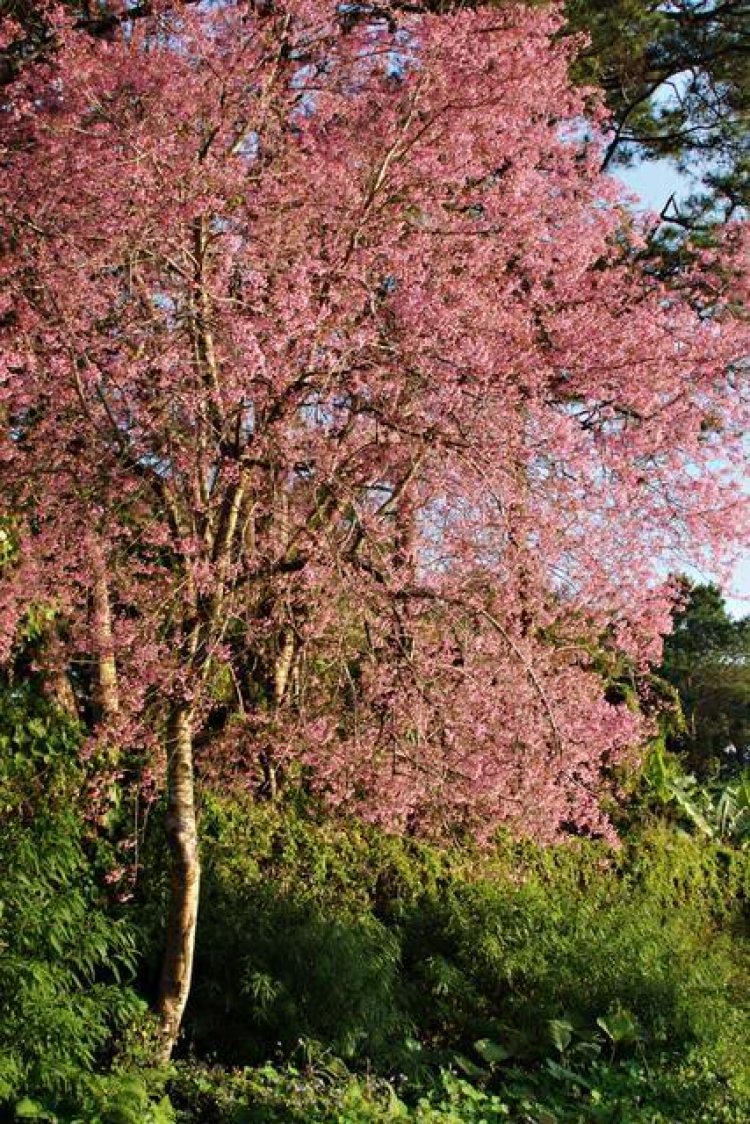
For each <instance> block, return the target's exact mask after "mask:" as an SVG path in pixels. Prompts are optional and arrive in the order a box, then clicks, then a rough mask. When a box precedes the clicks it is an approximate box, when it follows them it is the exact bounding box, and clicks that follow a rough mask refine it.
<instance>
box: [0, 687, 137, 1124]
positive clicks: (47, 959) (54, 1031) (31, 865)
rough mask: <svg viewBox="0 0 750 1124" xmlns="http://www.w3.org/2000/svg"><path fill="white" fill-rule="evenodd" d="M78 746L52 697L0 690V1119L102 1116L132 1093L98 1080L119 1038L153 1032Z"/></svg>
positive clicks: (74, 732) (113, 1119)
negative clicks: (99, 854)
mask: <svg viewBox="0 0 750 1124" xmlns="http://www.w3.org/2000/svg"><path fill="white" fill-rule="evenodd" d="M79 743H80V733H79V731H78V729H77V728H76V726H75V724H74V723H72V722H70V721H69V720H68V719H66V718H65V717H64V716H63V715H61V714H59V713H58V712H56V711H55V710H54V708H53V707H52V706H51V705H50V704H49V702H48V701H47V700H45V699H44V698H41V697H35V696H34V695H32V694H30V693H27V692H24V691H22V690H20V689H15V690H7V691H5V692H0V750H2V754H1V755H0V809H1V811H2V815H0V1111H1V1110H2V1106H6V1107H8V1108H9V1107H10V1106H11V1105H15V1106H16V1110H17V1112H18V1113H21V1114H25V1118H29V1119H34V1118H36V1119H49V1120H52V1119H58V1118H59V1119H67V1118H68V1117H67V1116H66V1115H65V1113H66V1111H67V1109H70V1111H71V1112H72V1113H73V1114H74V1117H75V1115H76V1114H75V1112H74V1108H75V1106H76V1105H81V1104H87V1105H88V1109H87V1112H86V1114H85V1117H84V1118H85V1119H86V1120H87V1121H88V1122H93V1121H94V1119H95V1118H98V1116H99V1113H98V1109H96V1108H95V1106H97V1105H98V1106H99V1107H102V1106H103V1105H105V1104H107V1103H109V1101H112V1103H114V1101H115V1100H117V1099H118V1098H120V1099H121V1098H122V1096H123V1095H124V1094H123V1090H122V1089H118V1090H114V1089H113V1087H110V1086H107V1084H106V1082H103V1081H102V1079H100V1078H98V1077H97V1072H98V1071H101V1070H102V1068H103V1067H104V1068H107V1067H108V1066H109V1063H111V1062H112V1060H113V1052H114V1050H115V1048H116V1044H117V1041H118V1036H120V1035H121V1034H122V1032H124V1031H125V1030H126V1029H130V1028H133V1027H135V1026H136V1025H137V1024H143V1025H145V1008H144V1004H143V1003H142V1001H140V1000H139V999H138V998H137V996H136V995H135V993H134V992H133V991H132V990H131V988H130V987H128V986H127V981H128V980H129V979H130V978H131V977H132V974H133V969H134V965H135V960H136V936H135V932H134V931H133V929H132V928H131V927H130V926H129V925H127V924H126V923H125V921H124V920H122V919H118V918H116V917H114V916H113V915H112V913H111V911H110V910H108V908H107V903H106V901H105V897H104V893H103V886H102V875H103V874H104V873H105V871H104V870H103V869H100V868H98V864H97V863H96V861H95V856H94V855H93V854H92V851H91V842H90V840H89V838H88V836H87V830H86V824H85V821H84V819H83V818H82V815H81V810H80V807H78V808H76V806H75V805H76V796H77V791H76V784H77V783H80V775H79V768H78V762H77V755H78V748H79ZM131 1084H132V1082H131ZM127 1095H128V1096H130V1094H127ZM113 1098H114V1099H113ZM131 1099H132V1097H131ZM66 1106H67V1108H66ZM113 1111H114V1110H113ZM101 1119H102V1121H104V1120H105V1119H106V1120H111V1124H116V1121H117V1116H116V1115H109V1116H108V1115H107V1114H106V1113H105V1114H104V1115H102V1116H101ZM121 1119H122V1124H126V1121H131V1120H132V1121H133V1122H134V1124H135V1121H141V1120H145V1119H147V1117H145V1116H144V1115H143V1114H138V1115H136V1116H132V1115H131V1116H130V1117H127V1118H126V1117H124V1116H122V1118H121Z"/></svg>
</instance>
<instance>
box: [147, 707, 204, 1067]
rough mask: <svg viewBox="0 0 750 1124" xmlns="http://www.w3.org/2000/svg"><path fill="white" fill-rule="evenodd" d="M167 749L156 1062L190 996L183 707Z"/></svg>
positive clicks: (189, 826)
mask: <svg viewBox="0 0 750 1124" xmlns="http://www.w3.org/2000/svg"><path fill="white" fill-rule="evenodd" d="M167 752H168V755H169V764H168V785H169V806H168V812H167V841H168V844H169V851H170V859H171V877H170V901H169V916H168V921H167V942H166V949H165V951H164V961H163V964H162V972H161V981H160V984H159V998H158V1003H157V1014H158V1015H159V1018H160V1020H161V1044H160V1049H159V1058H158V1060H160V1061H163V1062H166V1061H168V1060H169V1057H170V1055H171V1053H172V1050H173V1049H174V1046H175V1043H176V1042H177V1038H178V1036H179V1033H180V1025H181V1023H182V1016H183V1014H184V1012H185V1006H186V1004H187V1000H188V995H189V994H190V984H191V981H192V975H193V951H194V948H195V932H196V926H197V921H198V898H199V889H200V860H199V857H198V831H197V822H196V814H195V788H194V783H193V738H192V729H191V719H190V714H189V712H188V711H187V710H185V709H184V708H183V707H175V709H174V710H173V712H172V714H171V715H170V720H169V729H168V736H167Z"/></svg>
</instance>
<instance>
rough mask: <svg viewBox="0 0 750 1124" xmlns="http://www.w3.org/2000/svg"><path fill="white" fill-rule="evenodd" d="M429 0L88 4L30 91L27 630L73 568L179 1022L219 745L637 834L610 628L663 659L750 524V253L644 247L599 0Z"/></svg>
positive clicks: (28, 80) (348, 782)
mask: <svg viewBox="0 0 750 1124" xmlns="http://www.w3.org/2000/svg"><path fill="white" fill-rule="evenodd" d="M388 9H390V10H388ZM397 9H398V10H399V15H398V19H391V18H389V17H390V15H391V14H392V12H395V11H396V10H397ZM402 9H403V6H400V5H389V6H388V5H383V6H379V7H378V8H377V9H372V10H370V9H368V10H367V12H366V13H365V14H364V15H363V16H361V18H360V15H361V13H357V18H356V19H355V18H353V17H352V16H351V13H348V11H347V10H342V8H341V6H340V5H338V4H335V3H327V4H321V3H320V2H317V0H316V2H313V0H288V2H287V3H283V4H282V3H278V4H276V3H274V4H271V5H266V4H264V5H254V6H251V7H250V8H248V7H247V6H246V5H244V4H231V3H227V4H221V5H210V6H202V5H201V6H192V5H184V6H180V7H173V6H170V5H168V4H158V5H157V4H154V6H153V12H152V13H151V14H148V13H147V12H144V13H140V12H139V18H137V19H129V20H127V21H126V23H127V27H126V29H125V32H126V33H125V32H124V33H122V34H119V33H118V31H117V27H115V29H114V30H113V33H112V34H107V35H91V34H90V27H89V26H88V24H87V23H85V24H84V25H83V26H82V25H81V22H80V19H79V18H78V17H77V16H75V15H74V16H73V17H72V19H67V18H66V17H65V15H64V13H62V12H61V11H60V10H59V9H56V10H55V11H54V13H53V14H52V15H50V16H49V19H50V20H52V21H53V24H50V26H51V27H53V32H54V36H55V49H54V51H53V52H51V53H43V54H42V55H40V57H39V59H38V60H37V61H35V62H33V63H31V64H29V65H24V66H22V67H21V68H20V69H19V70H18V73H17V74H16V76H15V80H14V81H13V83H11V84H10V85H9V87H8V91H9V92H8V94H7V98H8V101H7V104H6V112H5V113H4V114H3V115H2V116H1V117H0V144H1V145H2V160H3V164H4V172H5V175H4V179H3V182H2V185H1V186H0V238H1V239H2V244H3V248H4V255H3V260H2V266H1V267H0V269H1V273H0V276H1V277H2V283H3V295H2V298H1V299H2V305H0V324H1V326H2V333H3V345H4V352H3V359H2V366H1V367H0V411H2V416H3V421H4V425H3V430H2V433H1V434H0V486H1V487H0V497H1V498H0V505H1V506H0V515H2V517H3V519H4V520H5V521H6V522H5V525H6V526H7V527H8V528H9V532H8V533H9V534H10V535H11V538H12V541H13V550H12V554H11V557H10V559H9V561H7V562H6V564H5V572H4V577H5V581H4V584H3V590H2V594H1V596H2V601H1V602H0V640H1V642H2V643H1V646H2V649H3V655H4V656H5V657H6V658H7V657H11V656H12V654H13V649H14V643H15V641H16V637H17V633H18V628H19V625H20V623H21V622H23V620H24V619H25V617H26V615H27V614H28V612H29V611H30V610H31V609H32V608H33V607H34V606H35V605H39V604H43V605H45V606H48V607H50V608H51V611H52V617H53V621H54V628H53V631H54V633H55V635H54V643H53V644H48V645H47V646H46V647H45V653H44V655H45V656H46V658H47V659H48V661H49V669H48V670H49V673H50V675H59V674H60V673H62V674H67V675H68V678H69V681H70V683H71V685H72V693H73V696H74V705H75V706H77V707H79V708H81V709H83V710H84V711H85V713H86V715H87V717H88V718H89V720H90V724H91V726H92V729H93V731H94V734H95V736H96V738H97V739H98V743H99V745H109V746H112V745H117V746H118V747H119V751H120V753H122V754H126V753H130V754H131V755H133V756H135V757H136V758H137V759H138V760H140V761H141V763H142V764H143V765H144V771H147V772H148V776H149V778H150V779H149V782H148V783H151V779H152V778H154V777H156V780H157V782H159V781H161V780H162V779H166V783H167V786H168V790H169V801H170V807H169V815H168V836H169V841H170V846H171V850H172V854H173V880H172V888H173V897H172V913H171V917H170V928H169V938H168V945H169V947H168V954H167V957H166V958H165V965H164V975H163V979H162V989H161V1000H160V1011H161V1014H162V1016H163V1019H164V1025H165V1041H166V1045H167V1048H169V1047H171V1045H172V1043H173V1041H174V1038H175V1036H176V1034H177V1029H178V1027H179V1022H180V1018H181V1015H182V1010H183V1008H184V1004H185V1001H186V998H187V990H188V988H189V982H190V975H191V964H192V940H193V936H194V931H195V916H196V910H197V901H198V883H199V875H200V868H199V863H198V857H197V841H196V810H195V799H194V780H193V778H194V768H195V766H196V764H197V767H198V768H199V769H200V770H201V771H202V773H203V775H204V776H207V775H214V776H218V777H220V778H222V779H228V778H230V777H231V778H232V779H233V781H234V782H235V783H236V782H237V778H238V777H243V778H245V782H246V783H247V784H249V785H250V786H255V787H258V786H261V785H263V786H265V787H266V789H267V790H268V791H273V790H274V789H275V787H276V786H277V785H278V783H279V780H280V779H281V778H283V776H284V774H285V773H288V772H290V771H291V772H294V773H295V775H297V776H298V777H299V776H302V777H303V778H304V780H305V783H306V784H307V785H308V786H309V787H310V788H312V789H314V790H315V791H317V792H319V793H321V794H322V795H323V797H324V798H325V799H326V800H328V801H329V802H330V803H332V804H334V805H336V806H343V807H346V808H351V809H356V810H357V811H358V812H359V813H360V814H362V815H364V816H366V817H368V818H370V819H374V820H378V821H379V822H382V823H385V824H387V825H389V826H391V827H396V828H399V829H400V830H404V831H410V832H419V831H421V832H439V831H441V830H444V829H445V827H446V824H456V823H458V824H462V825H467V826H471V827H473V828H474V829H475V830H477V831H479V832H484V833H485V834H487V833H489V832H491V831H492V830H493V828H494V827H496V826H497V825H498V824H499V823H507V824H510V825H512V826H514V827H516V828H517V829H518V830H519V831H522V832H524V833H526V834H528V835H533V836H535V837H537V838H540V839H550V838H554V837H555V836H557V835H558V834H559V833H560V832H562V831H564V830H570V829H574V830H577V831H580V832H583V833H589V834H609V833H610V828H609V824H608V821H607V817H606V815H605V813H604V811H603V809H602V798H603V796H604V795H606V793H607V791H608V775H609V770H610V767H611V766H612V765H613V764H614V763H616V762H617V761H621V760H622V759H623V758H626V757H627V756H628V755H631V754H633V753H635V752H637V750H638V747H639V744H640V743H641V741H642V739H643V737H644V736H645V734H646V732H647V728H646V726H645V725H644V723H643V721H642V720H641V719H640V717H639V716H638V715H637V714H636V713H634V712H633V711H631V710H630V709H628V707H627V706H624V705H618V704H617V703H612V702H610V701H608V697H607V692H606V686H605V683H604V681H603V679H602V676H601V675H600V674H599V672H598V670H597V662H596V661H597V658H598V657H599V654H600V653H601V651H602V649H604V650H605V651H610V652H624V653H626V654H627V655H628V656H629V658H630V659H632V661H633V662H634V664H635V665H636V666H645V665H646V663H647V662H648V661H649V660H653V659H655V658H658V653H659V644H660V635H661V633H662V632H663V631H664V630H665V627H666V623H667V620H668V612H669V605H670V601H671V596H672V590H671V589H670V588H669V586H668V583H665V582H664V580H663V577H662V574H663V565H664V560H665V559H668V558H669V557H670V554H671V553H672V552H674V551H677V550H679V551H693V552H695V553H696V554H697V555H698V556H701V555H703V554H705V553H708V554H709V555H713V554H721V552H722V551H723V550H725V549H726V548H728V547H729V546H730V545H731V538H732V535H733V534H736V535H740V534H741V532H742V520H743V518H744V517H743V513H742V509H741V505H740V503H739V502H738V499H737V496H736V488H735V475H736V464H737V462H738V459H739V457H740V456H741V449H742V445H741V443H742V436H743V432H744V428H745V425H746V418H747V409H746V407H747V401H746V391H745V390H744V389H743V386H742V379H743V376H744V368H743V366H742V363H741V361H740V360H741V354H742V346H743V338H744V337H743V332H742V328H741V325H739V324H738V323H737V321H736V320H735V319H734V318H733V316H732V315H731V297H732V294H731V293H726V294H725V292H724V287H725V283H724V281H723V280H722V278H721V275H720V272H719V269H718V268H717V265H718V264H721V265H723V261H722V262H721V263H717V259H716V258H715V257H712V256H711V255H708V254H706V255H703V256H702V257H701V258H700V259H699V260H696V262H695V263H694V265H693V266H692V268H691V269H690V270H685V271H684V272H683V275H682V276H681V278H680V287H679V288H677V287H674V286H673V287H668V286H667V285H665V283H664V282H663V281H661V280H660V279H659V278H658V277H656V276H654V274H653V272H651V271H649V270H647V269H644V268H643V266H642V264H641V261H640V252H641V251H642V249H643V246H644V235H643V232H641V231H640V230H639V229H638V227H637V224H635V223H634V222H633V220H632V218H631V216H630V215H629V213H628V212H627V210H626V208H625V207H624V206H623V205H622V204H621V202H620V198H619V188H618V186H617V184H616V183H615V182H614V181H613V180H612V179H610V178H609V177H607V176H605V175H603V174H602V173H601V171H600V168H601V163H602V151H601V147H600V146H599V145H598V144H597V143H596V142H595V141H592V140H591V139H589V138H588V137H586V136H583V135H582V130H581V120H582V118H583V116H584V114H586V113H588V114H589V115H592V114H593V116H594V118H595V119H596V116H597V112H598V111H597V109H596V107H595V106H592V103H591V100H590V97H589V95H587V94H583V93H582V92H581V91H580V90H579V89H577V88H575V87H574V86H573V85H571V83H570V81H569V77H568V71H569V66H570V61H571V59H570V50H571V43H570V40H569V38H566V37H564V36H561V35H560V31H561V27H562V24H561V20H560V19H559V17H558V16H556V15H555V14H554V13H550V12H546V11H535V10H531V9H529V8H526V7H513V8H502V9H501V10H499V11H494V10H489V9H488V10H480V11H476V12H473V11H461V12H455V13H448V14H444V15H425V14H423V13H422V12H421V11H420V10H417V9H415V10H414V11H412V10H409V11H405V10H402ZM131 14H132V13H131ZM117 26H120V25H117ZM121 30H122V28H121ZM730 256H731V251H730V250H729V249H728V250H727V259H726V260H729V258H730Z"/></svg>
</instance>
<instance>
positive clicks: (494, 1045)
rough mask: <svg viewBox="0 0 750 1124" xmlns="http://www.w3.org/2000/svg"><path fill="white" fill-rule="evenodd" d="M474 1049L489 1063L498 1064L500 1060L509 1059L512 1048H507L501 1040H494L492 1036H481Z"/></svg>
mask: <svg viewBox="0 0 750 1124" xmlns="http://www.w3.org/2000/svg"><path fill="white" fill-rule="evenodd" d="M474 1049H475V1050H476V1052H477V1053H478V1054H479V1056H480V1058H481V1059H482V1061H485V1062H487V1063H488V1065H497V1063H498V1062H504V1061H507V1060H508V1058H509V1057H511V1052H510V1050H506V1048H505V1046H501V1045H500V1043H499V1042H493V1041H492V1039H491V1038H480V1039H479V1041H478V1042H475V1043H474Z"/></svg>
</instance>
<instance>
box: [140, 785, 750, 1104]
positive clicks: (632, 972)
mask: <svg viewBox="0 0 750 1124" xmlns="http://www.w3.org/2000/svg"><path fill="white" fill-rule="evenodd" d="M202 836H203V842H202V846H203V862H204V897H203V903H202V914H201V919H200V924H199V937H198V949H197V960H196V982H195V989H194V994H193V997H192V1000H191V1005H190V1008H189V1011H188V1022H187V1038H188V1042H189V1043H190V1044H191V1048H192V1049H193V1050H194V1051H195V1052H196V1053H197V1054H198V1056H203V1057H211V1058H213V1059H214V1060H215V1061H217V1062H222V1063H225V1064H231V1065H247V1064H258V1063H259V1062H261V1061H263V1060H265V1059H269V1058H290V1057H292V1056H293V1055H295V1051H296V1055H295V1056H299V1050H300V1048H301V1047H300V1043H302V1046H304V1047H305V1048H309V1049H315V1048H320V1049H323V1050H325V1051H330V1052H332V1053H333V1054H336V1055H339V1056H342V1057H344V1058H346V1059H347V1062H348V1063H349V1064H350V1065H352V1066H353V1067H355V1069H356V1068H358V1067H359V1068H360V1069H361V1068H368V1069H369V1070H371V1071H374V1072H377V1073H380V1074H382V1075H384V1076H387V1075H389V1074H391V1075H392V1074H405V1075H406V1077H407V1078H408V1079H409V1080H410V1081H411V1082H412V1083H416V1084H419V1083H420V1082H424V1081H426V1080H429V1079H430V1075H431V1074H434V1073H435V1072H437V1071H438V1070H439V1069H440V1068H441V1067H445V1066H451V1065H456V1064H458V1065H463V1066H464V1067H465V1068H464V1071H463V1072H464V1073H465V1074H466V1075H470V1076H472V1078H475V1079H477V1080H484V1079H485V1077H486V1072H485V1071H486V1065H485V1059H483V1057H482V1056H481V1051H480V1050H478V1049H477V1046H476V1043H477V1042H480V1043H489V1047H488V1048H489V1049H491V1050H493V1049H494V1051H495V1052H496V1053H498V1052H499V1053H500V1054H502V1056H503V1059H504V1061H503V1064H502V1065H501V1066H500V1067H498V1072H500V1070H501V1069H502V1068H503V1066H504V1067H507V1066H508V1065H517V1066H518V1065H520V1066H523V1067H532V1068H533V1067H534V1066H538V1065H540V1064H545V1065H546V1063H547V1061H548V1060H549V1059H550V1058H551V1059H552V1060H553V1061H555V1060H557V1061H558V1062H559V1061H560V1058H559V1055H558V1051H557V1049H556V1047H555V1043H554V1035H553V1031H552V1029H551V1027H552V1025H553V1024H554V1023H568V1024H570V1026H571V1028H572V1029H571V1033H572V1035H573V1036H574V1040H575V1042H577V1043H578V1044H582V1043H585V1042H586V1041H588V1042H589V1046H590V1050H589V1060H591V1058H592V1057H593V1058H595V1059H596V1058H599V1060H602V1059H604V1060H608V1059H609V1057H610V1054H611V1053H612V1052H614V1054H615V1061H616V1062H617V1063H618V1064H619V1062H620V1061H621V1060H623V1061H625V1060H627V1059H628V1058H629V1057H641V1056H644V1057H649V1058H653V1057H657V1056H660V1053H661V1052H662V1051H663V1050H664V1049H667V1048H668V1049H669V1050H672V1051H675V1052H676V1054H677V1056H678V1057H681V1058H687V1057H688V1056H689V1055H690V1053H691V1051H693V1050H695V1049H698V1050H699V1051H700V1052H701V1056H702V1057H703V1058H705V1059H707V1060H706V1064H709V1062H710V1064H711V1065H714V1066H715V1067H716V1071H717V1073H719V1074H727V1075H729V1074H731V1077H732V1081H733V1082H734V1083H735V1085H736V1086H737V1087H740V1086H741V1084H742V1081H743V1080H744V1078H743V1077H742V1062H741V1060H740V1058H739V1057H738V1055H739V1054H740V1053H741V1051H740V1050H739V1048H738V1045H737V1044H738V1043H739V1042H741V1041H742V1039H743V1036H746V1035H748V1036H750V1021H749V1020H748V1012H747V1011H746V1010H745V1009H744V1008H743V1006H742V1002H741V991H742V978H741V972H740V971H739V969H738V963H739V959H740V957H742V956H744V955H745V953H744V952H743V950H744V949H745V948H746V942H745V940H744V938H743V936H742V917H741V910H742V906H743V902H744V900H745V899H746V895H747V879H748V870H747V862H746V856H745V855H742V854H741V853H740V852H738V851H733V850H731V849H729V848H725V847H722V846H720V845H718V844H709V843H705V842H702V841H700V840H697V839H693V838H690V837H688V836H686V835H684V834H682V833H680V832H679V831H677V830H675V829H673V828H668V827H664V826H660V825H658V824H657V825H655V826H654V827H652V828H651V829H649V830H648V831H646V832H643V833H641V834H640V835H639V836H637V837H636V836H634V837H633V838H632V839H631V840H630V841H628V842H627V843H626V844H625V845H624V846H623V847H622V848H621V849H620V850H619V851H612V850H611V849H608V848H607V847H605V846H604V845H603V844H600V843H596V842H593V841H585V840H572V841H571V842H570V844H568V845H564V846H560V847H556V848H548V849H540V848H536V847H534V846H532V845H530V844H528V843H513V842H511V841H510V840H500V841H499V842H498V844H497V846H496V847H495V848H494V849H493V850H491V851H487V852H479V851H478V850H477V849H476V848H475V847H473V846H472V845H471V844H469V843H463V844H460V845H458V844H457V845H456V846H454V847H452V848H446V849H437V848H432V847H429V846H427V845H424V844H418V843H416V842H415V841H413V840H410V839H398V838H394V837H390V836H386V835H384V834H383V833H381V832H378V831H376V830H375V829H372V828H368V827H363V826H361V825H355V824H352V823H348V822H345V821H333V820H330V819H323V818H318V817H316V815H315V814H314V813H310V812H309V811H308V812H306V811H304V810H302V811H300V810H299V809H297V808H295V807H294V806H286V807H284V806H281V807H279V806H275V805H254V804H252V803H251V802H249V801H248V802H247V804H245V805H243V803H242V802H241V801H239V800H237V799H233V800H231V801H222V800H216V799H212V800H211V801H209V802H207V804H206V806H205V807H204V813H203V822H202ZM154 890H156V891H157V892H156V893H154ZM158 896H159V885H158V883H157V882H154V883H152V885H151V887H150V890H149V898H150V905H149V908H150V909H152V910H153V908H154V902H155V901H156V900H157V899H158ZM621 1013H622V1014H621ZM619 1018H627V1019H628V1020H630V1022H631V1023H632V1026H633V1031H632V1034H631V1035H630V1037H629V1038H628V1037H627V1036H625V1038H623V1039H622V1040H620V1041H618V1042H613V1041H612V1040H611V1039H610V1038H608V1037H607V1034H606V1032H605V1031H604V1030H603V1029H602V1021H603V1022H604V1023H605V1024H606V1025H608V1026H609V1025H616V1024H617V1020H618V1019H619ZM612 1020H615V1021H614V1023H612ZM613 1048H614V1051H613ZM457 1059H458V1062H457ZM565 1060H566V1061H569V1060H570V1059H569V1058H567V1057H566V1059H565ZM472 1067H473V1068H472ZM495 1077H496V1074H495V1073H494V1071H493V1073H492V1074H490V1078H489V1079H490V1080H495Z"/></svg>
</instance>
